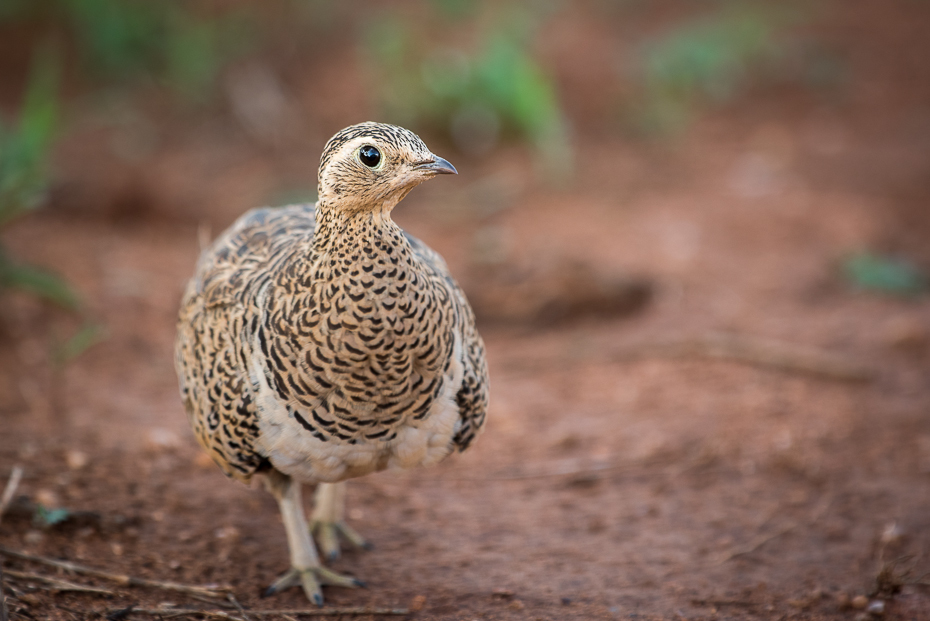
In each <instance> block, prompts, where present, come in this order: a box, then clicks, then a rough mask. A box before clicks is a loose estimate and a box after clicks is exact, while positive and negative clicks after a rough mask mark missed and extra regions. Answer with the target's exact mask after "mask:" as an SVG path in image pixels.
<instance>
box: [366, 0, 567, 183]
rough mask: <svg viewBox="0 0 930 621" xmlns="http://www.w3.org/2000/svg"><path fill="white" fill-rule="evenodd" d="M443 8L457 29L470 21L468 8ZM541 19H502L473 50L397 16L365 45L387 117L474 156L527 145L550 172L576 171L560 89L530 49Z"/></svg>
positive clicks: (375, 27)
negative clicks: (507, 144) (439, 135)
mask: <svg viewBox="0 0 930 621" xmlns="http://www.w3.org/2000/svg"><path fill="white" fill-rule="evenodd" d="M435 4H437V5H439V6H441V7H444V8H442V12H443V13H444V14H445V15H446V16H447V17H448V16H450V15H451V16H452V17H453V19H454V20H455V21H454V22H453V24H452V27H454V28H461V27H462V21H461V18H462V17H463V16H466V17H467V16H469V15H470V8H469V6H468V3H463V2H452V0H442V1H441V2H440V1H439V0H436V3H435ZM447 5H448V6H447ZM537 21H538V20H537V19H534V16H533V15H531V14H529V13H528V12H527V11H525V10H519V11H513V12H511V13H508V14H505V15H502V16H501V17H500V18H499V19H497V20H494V21H493V22H492V23H491V25H490V26H487V27H485V29H484V30H482V31H480V32H479V33H478V36H477V41H478V42H477V45H476V46H475V48H474V49H473V50H465V49H462V48H461V47H455V46H449V45H433V44H431V43H430V41H427V40H426V39H425V33H423V32H422V31H421V30H415V29H414V28H413V27H412V26H411V25H410V24H409V23H408V22H406V21H403V20H401V19H400V18H399V17H397V16H394V15H388V16H387V17H385V18H383V19H379V20H377V21H375V22H373V23H372V25H371V26H370V28H369V29H368V32H367V34H366V36H365V37H364V40H365V42H366V45H367V50H366V51H367V56H368V58H369V59H370V61H371V63H372V65H373V67H374V69H375V74H376V75H377V78H378V84H379V89H380V99H381V103H382V105H383V106H384V108H385V113H386V115H387V116H388V118H390V119H391V120H394V121H395V122H397V123H399V124H402V125H407V126H410V127H415V128H418V127H422V126H424V125H425V126H428V127H430V128H431V129H434V130H438V131H441V132H444V133H446V134H447V135H448V136H449V137H451V138H452V140H453V141H454V142H455V144H456V145H457V146H458V147H459V148H460V149H461V150H462V151H464V152H466V153H470V154H473V155H481V154H484V153H487V152H488V151H490V150H491V149H493V148H494V147H495V146H496V145H497V144H498V142H499V141H500V140H501V139H502V138H507V137H515V138H517V139H521V140H526V141H528V142H529V143H530V144H531V145H532V146H533V147H534V148H535V150H536V152H537V153H538V154H539V155H540V161H541V163H542V164H544V165H545V166H546V168H547V172H562V173H568V172H569V171H570V165H571V147H570V145H569V141H568V136H567V131H566V129H567V128H566V122H565V117H564V115H563V113H562V109H561V107H560V104H559V101H558V97H557V93H556V87H555V84H554V83H553V81H552V79H551V78H550V77H549V76H548V75H547V74H546V72H545V71H544V70H543V69H542V67H541V66H540V65H539V63H538V62H537V61H536V60H535V59H534V58H533V54H532V52H531V50H530V48H531V44H532V40H533V36H534V34H535V31H536V28H535V23H536V22H537Z"/></svg>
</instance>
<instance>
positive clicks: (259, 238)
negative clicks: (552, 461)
mask: <svg viewBox="0 0 930 621" xmlns="http://www.w3.org/2000/svg"><path fill="white" fill-rule="evenodd" d="M445 174H458V173H457V171H456V169H455V167H454V166H453V165H452V164H450V163H449V162H448V161H447V160H445V159H443V158H441V157H439V156H437V155H434V154H433V153H432V152H431V151H430V150H429V149H428V148H427V147H426V145H425V144H424V142H423V141H422V140H421V139H420V138H419V137H418V136H417V135H416V134H414V133H413V132H411V131H409V130H407V129H404V128H402V127H398V126H395V125H387V124H383V123H375V122H365V123H359V124H356V125H352V126H350V127H347V128H345V129H343V130H341V131H339V132H337V133H336V134H335V135H334V136H333V137H332V138H331V139H330V140H329V141H328V142H327V143H326V145H325V147H324V149H323V153H322V156H321V158H320V166H319V171H318V200H317V201H316V203H314V204H298V205H290V206H285V207H274V208H271V207H265V208H258V209H253V210H251V211H248V212H246V213H245V214H244V215H242V216H241V217H240V218H239V219H238V220H237V221H236V222H235V223H234V224H233V225H232V226H231V227H230V228H229V229H227V230H226V231H225V232H224V233H222V234H221V235H220V236H219V237H218V238H217V239H216V240H215V241H214V242H213V243H212V245H210V246H209V247H207V248H206V249H204V250H203V251H202V252H201V255H200V257H199V259H198V261H197V265H196V268H195V272H194V276H193V277H192V278H191V279H190V281H189V283H188V285H187V287H186V289H185V292H184V295H183V298H182V301H181V308H180V312H179V315H178V322H177V337H176V341H175V367H176V371H177V375H178V382H179V388H180V394H181V400H182V402H183V404H184V407H185V410H186V412H187V416H188V420H189V422H190V424H191V427H192V428H193V432H194V435H195V437H196V439H197V441H198V442H199V444H200V445H201V446H202V448H203V449H205V450H206V452H207V453H208V454H209V456H210V457H211V458H212V459H213V461H214V462H215V463H216V464H217V465H218V466H219V467H220V468H221V469H222V470H223V472H224V473H225V474H226V475H227V476H229V477H230V478H232V479H237V480H239V481H242V482H249V481H250V480H251V479H252V478H253V477H261V478H262V480H263V481H264V484H265V488H266V489H267V490H268V491H269V492H270V493H271V494H272V495H273V496H274V497H275V499H276V500H277V503H278V507H279V509H280V512H281V516H282V521H283V523H284V528H285V532H286V536H287V543H288V548H289V552H290V564H291V567H290V569H288V570H287V571H286V572H285V573H284V574H282V575H281V576H280V577H279V578H277V579H276V580H275V581H274V582H273V583H272V584H271V586H270V587H268V589H267V591H266V595H271V594H274V593H278V592H280V591H282V590H284V589H287V588H290V587H294V586H300V587H302V589H303V591H304V593H305V594H306V596H307V598H308V599H309V600H310V601H311V602H312V603H314V604H316V605H318V606H322V605H323V594H322V589H321V585H336V586H344V587H360V586H365V585H364V583H363V582H362V581H360V580H358V579H356V578H354V577H351V576H345V575H342V574H338V573H336V572H335V571H333V570H330V569H328V568H326V567H324V566H323V564H322V563H321V561H320V554H319V553H318V551H317V547H316V545H315V544H314V537H316V539H317V542H318V544H319V549H320V551H322V552H323V553H324V555H325V557H326V558H327V559H328V560H332V559H334V558H336V557H338V556H339V554H340V538H344V539H346V540H347V541H348V542H349V543H350V544H352V545H354V546H356V547H368V543H367V541H366V540H365V539H364V538H363V537H362V536H361V535H359V534H358V533H357V532H355V530H354V529H352V528H351V527H350V526H349V525H348V524H346V522H345V519H344V511H345V504H344V503H345V485H346V483H345V481H346V480H348V479H351V478H355V477H360V476H363V475H366V474H369V473H372V472H377V471H381V470H385V469H389V468H391V469H398V468H401V469H403V468H413V467H417V466H426V465H432V464H435V463H438V462H439V461H441V460H442V459H444V458H446V457H447V456H449V455H450V454H452V453H454V452H457V451H459V452H460V451H464V450H465V449H467V448H468V447H469V446H470V445H471V444H472V442H473V440H474V439H475V438H476V437H477V436H478V435H479V434H480V433H481V431H482V430H483V429H484V426H485V421H486V418H487V410H488V403H489V381H488V366H487V361H486V355H485V347H484V343H483V341H482V339H481V336H480V335H479V333H478V330H477V328H476V326H475V316H474V313H473V312H472V309H471V307H470V306H469V303H468V300H467V299H466V297H465V294H464V292H463V291H462V289H461V288H460V287H459V285H458V284H457V283H456V281H455V279H454V278H453V276H452V275H451V273H450V271H449V268H448V266H447V265H446V263H445V261H444V260H443V258H442V257H441V256H440V255H439V254H438V253H437V252H435V251H434V250H432V249H431V248H429V247H428V246H427V245H426V244H424V243H423V242H422V241H420V240H418V239H417V238H415V237H414V236H412V235H410V234H409V233H406V232H405V231H403V230H402V229H401V228H400V227H399V226H398V225H397V224H396V223H395V222H394V220H393V219H392V218H391V212H392V210H393V208H394V207H395V206H396V205H397V204H398V202H400V201H401V200H402V199H403V198H404V197H405V196H406V195H407V193H408V192H410V191H411V190H412V189H413V188H414V187H416V186H417V185H419V184H420V183H423V182H424V181H426V180H428V179H431V178H433V177H436V176H439V175H445ZM304 484H316V486H317V487H316V492H315V499H314V509H313V513H312V515H311V520H310V523H309V524H308V522H307V520H306V516H305V514H304V509H303V502H302V496H301V494H302V491H301V490H302V487H303V485H304Z"/></svg>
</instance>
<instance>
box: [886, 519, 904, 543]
mask: <svg viewBox="0 0 930 621" xmlns="http://www.w3.org/2000/svg"><path fill="white" fill-rule="evenodd" d="M903 536H904V531H903V530H901V527H900V526H898V523H897V522H892V523H890V524H888V525H887V526H885V529H884V530H883V531H882V537H881V540H882V543H885V544H889V543H898V542H899V541H901V538H902V537H903Z"/></svg>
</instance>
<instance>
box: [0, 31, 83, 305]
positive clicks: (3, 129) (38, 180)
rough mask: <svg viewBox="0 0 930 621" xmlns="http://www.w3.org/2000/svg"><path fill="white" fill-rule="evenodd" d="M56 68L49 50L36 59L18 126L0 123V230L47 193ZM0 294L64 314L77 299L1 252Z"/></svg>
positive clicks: (57, 282)
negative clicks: (32, 299) (31, 298)
mask: <svg viewBox="0 0 930 621" xmlns="http://www.w3.org/2000/svg"><path fill="white" fill-rule="evenodd" d="M57 85H58V65H57V62H56V61H55V60H54V55H53V54H52V53H51V51H50V48H41V49H40V50H39V51H38V52H37V54H36V57H35V61H34V63H33V68H32V74H31V77H30V80H29V85H28V87H27V89H26V95H25V98H24V101H23V104H22V107H21V110H20V113H19V118H18V121H17V122H16V123H14V124H11V125H10V126H7V125H6V124H4V123H0V227H3V226H6V225H7V224H9V223H10V222H12V221H13V220H15V219H16V218H18V217H20V216H22V215H23V214H26V213H28V212H30V211H32V210H33V209H35V208H36V207H38V206H39V205H40V204H41V202H42V199H43V197H44V195H45V192H46V190H47V188H48V165H47V161H48V153H49V149H50V148H51V145H52V141H53V140H54V137H55V133H56V129H57V125H58V116H59V113H58V94H57V90H58V89H57ZM0 288H2V289H9V288H14V289H20V290H23V291H28V292H30V293H32V294H34V295H36V296H38V297H41V298H44V299H46V300H48V301H50V302H53V303H55V304H57V305H59V306H61V307H63V308H68V309H75V308H77V306H78V300H77V296H75V295H74V292H73V291H71V288H70V287H68V285H67V284H66V283H65V282H64V281H62V280H61V279H60V278H58V277H57V276H55V275H54V274H51V273H50V272H47V271H45V270H42V269H39V268H37V267H33V266H30V265H23V264H19V263H17V262H16V261H14V260H12V259H11V258H9V257H8V256H7V254H6V252H5V251H4V250H3V248H2V247H0Z"/></svg>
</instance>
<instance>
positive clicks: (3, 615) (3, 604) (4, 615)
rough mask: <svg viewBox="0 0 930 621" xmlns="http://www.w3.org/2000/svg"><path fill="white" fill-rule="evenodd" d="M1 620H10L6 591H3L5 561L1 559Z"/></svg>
mask: <svg viewBox="0 0 930 621" xmlns="http://www.w3.org/2000/svg"><path fill="white" fill-rule="evenodd" d="M0 621H8V617H7V610H6V593H5V592H4V591H3V562H2V561H0Z"/></svg>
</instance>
